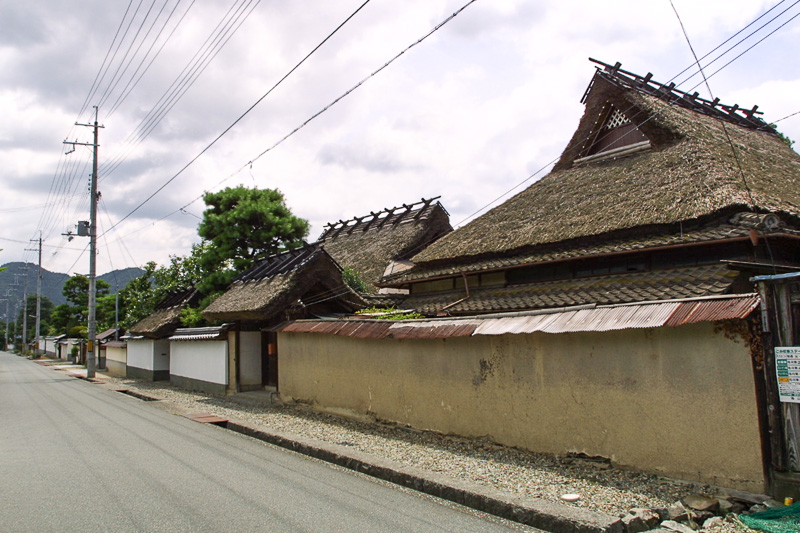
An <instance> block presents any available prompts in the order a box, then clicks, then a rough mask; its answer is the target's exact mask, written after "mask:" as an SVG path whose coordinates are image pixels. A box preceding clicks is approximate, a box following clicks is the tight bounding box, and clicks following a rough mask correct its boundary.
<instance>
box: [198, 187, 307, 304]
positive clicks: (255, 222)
mask: <svg viewBox="0 0 800 533" xmlns="http://www.w3.org/2000/svg"><path fill="white" fill-rule="evenodd" d="M203 200H204V201H205V203H206V205H207V206H208V207H207V209H206V210H205V211H204V212H203V220H202V222H200V226H199V227H198V233H199V234H200V237H202V238H203V240H204V245H203V247H202V251H201V252H200V253H199V255H198V260H199V267H200V269H201V270H202V272H203V279H202V281H201V283H200V287H199V288H200V290H201V291H202V292H203V294H205V295H211V294H213V293H215V292H217V291H221V290H224V289H225V287H227V285H228V284H229V283H230V282H231V281H232V280H233V278H234V277H235V276H236V275H237V274H239V273H241V272H244V271H245V270H247V269H248V268H250V267H251V266H253V264H255V263H256V261H258V260H259V259H263V258H266V257H268V256H270V255H274V254H276V253H278V252H281V251H284V250H289V249H292V248H297V247H298V246H302V245H303V244H304V241H303V239H304V238H305V237H306V235H308V221H307V220H304V219H302V218H298V217H296V216H294V215H293V214H292V212H291V211H290V210H289V208H288V207H287V206H286V203H285V201H284V197H283V194H282V193H281V192H280V191H278V190H275V189H250V188H247V187H245V186H243V185H240V186H238V187H233V188H230V187H229V188H226V189H223V190H222V191H219V192H216V193H206V194H205V195H204V196H203Z"/></svg>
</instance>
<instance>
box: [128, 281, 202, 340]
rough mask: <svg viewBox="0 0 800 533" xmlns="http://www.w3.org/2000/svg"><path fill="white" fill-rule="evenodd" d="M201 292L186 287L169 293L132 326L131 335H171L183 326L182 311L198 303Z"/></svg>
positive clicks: (155, 337)
mask: <svg viewBox="0 0 800 533" xmlns="http://www.w3.org/2000/svg"><path fill="white" fill-rule="evenodd" d="M199 300H200V294H199V293H198V292H197V290H196V289H186V290H183V291H178V292H175V293H172V294H169V295H167V296H166V297H164V299H162V300H161V301H160V302H159V303H158V304H157V305H156V308H155V311H153V313H151V314H150V315H149V316H147V317H146V318H144V319H142V320H140V321H139V322H137V323H136V324H134V325H133V326H131V327H130V329H129V330H128V333H129V335H132V336H141V337H145V338H148V339H161V338H165V337H169V336H170V335H172V333H173V332H174V331H175V330H176V329H177V328H178V327H180V326H181V311H182V310H183V309H185V308H187V307H191V306H193V305H197V302H198V301H199Z"/></svg>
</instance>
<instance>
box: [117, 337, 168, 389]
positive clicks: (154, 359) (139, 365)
mask: <svg viewBox="0 0 800 533" xmlns="http://www.w3.org/2000/svg"><path fill="white" fill-rule="evenodd" d="M122 339H123V340H125V341H127V350H126V360H125V375H126V377H129V378H134V379H145V380H148V381H159V380H168V379H169V363H170V353H169V339H149V338H147V337H145V336H143V335H128V336H125V337H123V338H122ZM106 364H108V361H106Z"/></svg>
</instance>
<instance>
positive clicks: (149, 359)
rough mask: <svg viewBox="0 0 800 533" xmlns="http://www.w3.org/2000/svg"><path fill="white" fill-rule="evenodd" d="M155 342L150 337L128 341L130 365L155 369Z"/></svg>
mask: <svg viewBox="0 0 800 533" xmlns="http://www.w3.org/2000/svg"><path fill="white" fill-rule="evenodd" d="M153 344H154V341H152V340H149V339H143V340H129V341H128V366H132V367H134V368H142V369H144V370H155V368H153V351H154V349H153Z"/></svg>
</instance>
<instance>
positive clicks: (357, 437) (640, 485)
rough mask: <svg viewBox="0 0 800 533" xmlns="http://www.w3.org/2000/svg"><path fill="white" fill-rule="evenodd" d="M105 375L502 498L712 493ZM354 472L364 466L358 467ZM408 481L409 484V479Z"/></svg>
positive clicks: (486, 444) (727, 525)
mask: <svg viewBox="0 0 800 533" xmlns="http://www.w3.org/2000/svg"><path fill="white" fill-rule="evenodd" d="M104 380H105V381H107V382H108V385H109V386H110V387H113V388H116V389H129V390H133V391H135V392H136V393H137V394H139V395H143V396H145V397H147V398H151V399H155V400H160V402H159V403H163V404H164V407H163V408H164V409H166V410H170V411H173V412H183V413H189V412H206V413H211V414H214V415H217V416H221V417H224V418H227V419H229V420H232V421H234V423H236V424H239V425H241V426H246V427H247V428H250V430H251V431H253V432H258V431H263V432H267V433H272V434H274V433H276V432H277V433H282V434H285V435H287V438H291V437H293V436H296V437H298V439H296V440H298V441H302V440H304V439H310V440H315V441H321V442H324V443H329V444H332V445H335V446H338V447H340V448H341V449H343V450H352V451H353V452H358V453H361V454H368V455H370V456H374V457H377V458H383V459H387V460H389V461H391V462H393V463H396V464H399V465H403V466H407V467H411V468H413V469H419V470H420V471H424V472H427V473H433V474H437V475H439V476H442V477H443V478H444V477H445V476H446V477H447V478H452V479H456V480H462V481H465V482H467V483H471V484H475V485H479V486H483V487H487V488H489V489H491V491H492V492H493V493H494V491H497V492H496V494H498V495H505V497H506V499H509V498H517V499H519V498H522V499H538V500H542V501H544V502H550V503H552V504H558V505H559V506H568V507H572V508H574V509H576V510H585V511H590V512H594V513H600V514H603V515H611V516H613V517H621V516H623V515H626V514H628V512H629V511H630V510H631V509H636V508H649V509H660V510H666V509H667V508H668V507H669V506H670V505H672V504H674V503H675V502H676V501H677V500H679V499H681V498H683V497H685V496H688V495H690V494H694V493H705V494H709V495H714V494H717V492H718V489H715V488H714V487H710V486H707V485H698V484H695V483H689V482H683V481H679V480H673V479H668V478H663V477H659V476H654V475H648V474H643V473H639V472H632V471H625V470H620V469H617V468H614V467H613V466H612V465H610V464H608V463H607V462H605V461H602V460H596V459H593V458H586V457H558V456H553V455H548V454H537V453H531V452H527V451H521V450H517V449H513V448H508V447H504V446H499V445H496V444H494V443H492V442H490V441H488V440H483V439H465V438H460V437H457V436H450V435H441V434H437V433H432V432H424V431H416V430H413V429H411V428H406V427H400V426H397V425H392V424H382V423H380V422H375V421H370V420H366V419H364V420H355V419H351V418H346V417H342V416H337V415H333V414H329V413H324V412H319V411H316V410H314V409H312V408H310V407H308V406H305V405H297V404H289V405H266V404H264V403H261V402H253V401H249V400H248V397H247V395H246V394H240V395H237V396H218V395H211V394H205V393H199V392H191V391H185V390H179V389H175V388H173V387H171V386H170V385H169V384H168V383H164V382H146V381H138V380H131V379H122V378H113V377H105V376H104ZM344 466H347V465H344ZM359 471H362V472H363V469H360V470H359ZM365 473H369V472H365ZM409 486H412V488H413V484H411V485H409ZM565 494H577V495H579V496H580V499H579V500H577V501H576V502H573V503H566V502H564V500H563V499H562V496H563V495H565ZM500 499H502V498H500ZM488 512H491V511H488ZM512 519H513V517H512ZM589 530H594V529H592V528H590V529H587V531H589ZM704 530H705V531H710V532H714V533H734V532H752V530H751V529H749V528H747V527H746V526H744V525H743V524H741V523H740V522H738V521H721V522H719V523H717V524H715V525H714V526H713V527H711V528H706V529H704ZM595 531H596V530H595Z"/></svg>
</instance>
